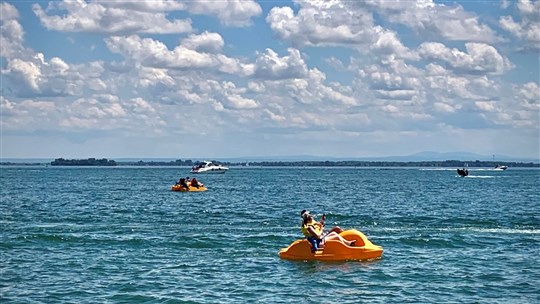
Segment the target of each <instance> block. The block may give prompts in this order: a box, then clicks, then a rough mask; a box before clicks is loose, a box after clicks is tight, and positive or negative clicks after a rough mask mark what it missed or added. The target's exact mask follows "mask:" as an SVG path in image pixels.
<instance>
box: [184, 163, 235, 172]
mask: <svg viewBox="0 0 540 304" xmlns="http://www.w3.org/2000/svg"><path fill="white" fill-rule="evenodd" d="M227 170H229V168H228V167H225V166H222V165H219V164H214V163H212V162H209V161H203V162H201V163H199V164H198V165H195V166H193V168H191V171H190V172H191V173H214V174H215V173H225V172H226V171H227Z"/></svg>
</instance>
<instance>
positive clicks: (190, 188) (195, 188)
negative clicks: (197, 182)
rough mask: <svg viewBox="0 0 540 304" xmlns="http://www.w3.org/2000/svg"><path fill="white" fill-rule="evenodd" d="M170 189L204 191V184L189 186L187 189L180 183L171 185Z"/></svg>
mask: <svg viewBox="0 0 540 304" xmlns="http://www.w3.org/2000/svg"><path fill="white" fill-rule="evenodd" d="M171 190H172V191H180V192H203V191H206V190H207V189H206V187H205V186H200V187H199V188H197V187H193V186H189V189H186V187H183V186H180V185H174V186H172V187H171Z"/></svg>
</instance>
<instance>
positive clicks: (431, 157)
mask: <svg viewBox="0 0 540 304" xmlns="http://www.w3.org/2000/svg"><path fill="white" fill-rule="evenodd" d="M219 160H221V161H227V162H246V161H250V162H257V161H325V160H328V161H346V160H351V161H387V162H417V161H445V160H459V161H469V162H470V161H476V160H479V161H495V162H524V163H530V162H532V163H540V157H539V158H537V159H534V158H520V157H513V156H506V155H495V159H493V155H480V154H475V153H470V152H447V153H440V152H429V151H426V152H419V153H415V154H411V155H404V156H379V157H328V156H313V155H290V156H255V157H253V156H246V157H231V158H220V159H219Z"/></svg>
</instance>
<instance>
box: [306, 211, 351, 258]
mask: <svg viewBox="0 0 540 304" xmlns="http://www.w3.org/2000/svg"><path fill="white" fill-rule="evenodd" d="M300 214H301V215H302V227H301V230H302V233H303V234H304V236H305V237H306V239H307V240H308V241H309V243H310V244H311V250H312V251H313V252H315V251H316V250H317V249H318V248H319V247H322V246H321V245H324V242H325V241H328V240H337V241H340V242H342V243H343V244H345V245H348V246H354V244H355V242H356V241H348V240H346V239H345V238H343V237H342V236H341V235H339V233H340V232H342V231H343V229H341V228H340V227H338V226H335V227H333V228H332V229H331V230H330V231H329V232H328V233H324V221H325V220H326V215H325V214H323V216H322V217H321V221H320V222H317V221H315V219H314V218H313V216H312V215H311V214H310V213H309V211H307V210H302V212H301V213H300Z"/></svg>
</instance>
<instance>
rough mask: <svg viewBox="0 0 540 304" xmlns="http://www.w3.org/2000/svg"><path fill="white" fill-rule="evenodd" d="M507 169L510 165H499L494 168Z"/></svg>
mask: <svg viewBox="0 0 540 304" xmlns="http://www.w3.org/2000/svg"><path fill="white" fill-rule="evenodd" d="M506 169H508V166H505V165H497V166H495V168H494V170H506Z"/></svg>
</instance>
